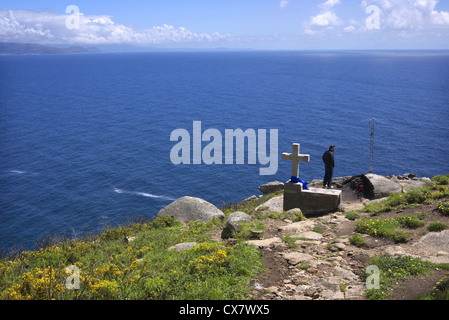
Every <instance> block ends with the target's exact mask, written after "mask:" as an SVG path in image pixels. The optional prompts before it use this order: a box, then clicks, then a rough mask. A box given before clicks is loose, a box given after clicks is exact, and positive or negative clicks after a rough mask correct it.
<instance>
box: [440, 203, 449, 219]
mask: <svg viewBox="0 0 449 320" xmlns="http://www.w3.org/2000/svg"><path fill="white" fill-rule="evenodd" d="M438 211H439V212H440V213H441V214H442V215H443V216H449V202H440V203H439V204H438Z"/></svg>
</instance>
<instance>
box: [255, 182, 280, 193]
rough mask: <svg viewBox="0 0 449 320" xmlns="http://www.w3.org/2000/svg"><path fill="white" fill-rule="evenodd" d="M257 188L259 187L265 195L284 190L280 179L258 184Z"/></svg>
mask: <svg viewBox="0 0 449 320" xmlns="http://www.w3.org/2000/svg"><path fill="white" fill-rule="evenodd" d="M257 189H259V191H260V192H262V193H263V194H264V195H266V194H270V193H275V192H277V191H281V190H284V183H282V182H280V181H272V182H268V183H265V184H263V185H261V186H259V187H258V188H257Z"/></svg>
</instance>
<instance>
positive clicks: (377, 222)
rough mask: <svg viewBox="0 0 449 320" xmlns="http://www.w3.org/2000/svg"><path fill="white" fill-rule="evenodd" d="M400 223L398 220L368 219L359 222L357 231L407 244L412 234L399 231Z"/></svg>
mask: <svg viewBox="0 0 449 320" xmlns="http://www.w3.org/2000/svg"><path fill="white" fill-rule="evenodd" d="M399 227H400V223H399V222H398V221H397V220H396V219H394V218H393V219H382V218H377V219H368V218H361V219H360V220H359V221H357V225H356V227H355V231H356V232H358V233H364V234H368V235H370V236H373V237H385V238H390V239H393V240H394V241H395V242H397V243H403V242H406V241H407V239H408V237H409V236H410V234H409V233H408V232H405V231H402V230H397V228H399Z"/></svg>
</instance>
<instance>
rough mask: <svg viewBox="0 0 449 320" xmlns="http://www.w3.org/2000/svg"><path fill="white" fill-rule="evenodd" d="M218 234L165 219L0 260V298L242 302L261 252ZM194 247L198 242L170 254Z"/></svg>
mask: <svg viewBox="0 0 449 320" xmlns="http://www.w3.org/2000/svg"><path fill="white" fill-rule="evenodd" d="M214 228H215V225H214V224H213V223H208V224H204V223H198V222H192V223H190V224H189V225H188V226H183V225H182V223H181V222H179V221H175V220H174V218H173V217H171V216H165V217H161V218H157V219H155V220H154V221H153V222H149V223H136V224H133V225H132V226H128V227H118V228H113V229H109V230H106V231H104V232H103V233H101V234H100V235H99V236H98V237H96V238H89V239H82V240H78V241H73V240H65V241H63V242H60V243H57V244H55V245H52V246H48V247H45V248H41V249H39V250H36V251H23V252H21V253H20V254H19V255H18V256H17V257H16V258H15V259H11V257H10V258H4V259H2V260H0V299H58V300H59V299H243V298H245V297H246V295H247V294H248V292H249V286H248V283H249V281H250V280H251V279H252V278H253V277H254V276H255V274H257V273H258V272H260V271H261V270H262V268H263V266H262V263H261V257H260V254H259V252H258V251H257V249H255V248H254V247H253V246H249V245H245V244H244V243H237V244H235V245H233V246H226V245H224V244H222V243H219V242H216V241H212V240H211V238H210V236H209V234H208V231H209V230H212V229H214ZM125 237H128V238H127V239H128V241H125ZM131 237H132V238H131ZM191 241H196V242H198V243H199V244H198V245H196V246H194V247H193V248H191V249H189V250H185V251H181V252H178V251H177V250H168V248H169V247H170V246H173V245H174V244H177V243H181V242H191ZM66 272H68V273H66ZM76 272H78V274H77V273H76ZM77 278H78V279H79V283H78V285H79V287H78V288H79V289H76V284H77V283H76V279H77ZM70 288H71V289H70Z"/></svg>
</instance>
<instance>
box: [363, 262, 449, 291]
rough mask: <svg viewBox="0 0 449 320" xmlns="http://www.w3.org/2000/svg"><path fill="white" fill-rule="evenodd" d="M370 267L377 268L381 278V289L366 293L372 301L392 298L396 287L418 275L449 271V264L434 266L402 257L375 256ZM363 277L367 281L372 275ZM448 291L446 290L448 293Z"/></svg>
mask: <svg viewBox="0 0 449 320" xmlns="http://www.w3.org/2000/svg"><path fill="white" fill-rule="evenodd" d="M369 265H374V266H377V267H378V268H379V276H380V278H379V284H380V287H379V289H368V290H367V291H366V295H367V298H368V299H370V300H383V299H387V298H389V297H391V296H392V294H393V289H394V285H395V284H397V283H398V282H399V281H402V280H405V279H407V278H410V277H415V276H418V275H426V274H431V273H432V269H434V268H442V269H445V270H449V265H448V264H434V263H431V262H427V261H423V260H421V259H419V258H413V257H410V256H400V257H397V258H393V257H387V256H375V257H372V258H371V260H370V262H369ZM361 276H362V279H363V280H364V281H366V279H367V277H368V276H370V275H369V274H366V273H362V274H361ZM447 289H448V288H446V289H445V290H446V291H447ZM446 294H447V292H446Z"/></svg>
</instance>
